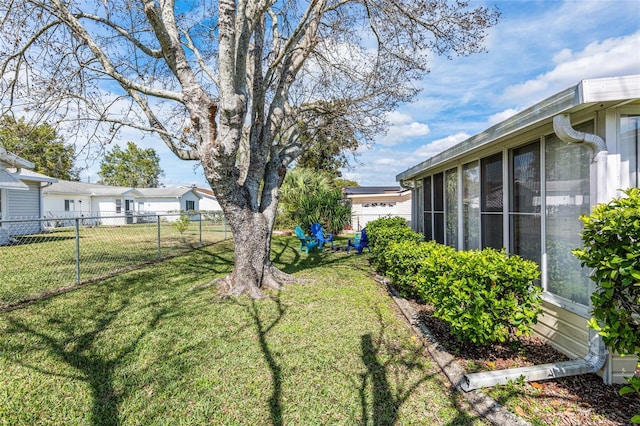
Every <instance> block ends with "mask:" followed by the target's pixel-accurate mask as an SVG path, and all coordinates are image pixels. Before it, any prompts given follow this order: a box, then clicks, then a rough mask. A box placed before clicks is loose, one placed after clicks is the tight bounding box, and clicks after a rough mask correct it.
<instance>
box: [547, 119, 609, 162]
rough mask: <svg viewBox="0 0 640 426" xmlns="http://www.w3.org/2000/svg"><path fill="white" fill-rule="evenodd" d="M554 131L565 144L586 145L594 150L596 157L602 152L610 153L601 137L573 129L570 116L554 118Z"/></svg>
mask: <svg viewBox="0 0 640 426" xmlns="http://www.w3.org/2000/svg"><path fill="white" fill-rule="evenodd" d="M553 131H554V132H556V135H557V136H558V137H559V138H560V139H561V140H562V141H564V142H569V143H584V144H585V145H587V146H588V147H590V148H591V149H593V154H594V156H596V155H597V154H598V153H599V152H601V151H605V152H606V151H608V149H607V144H606V143H605V141H604V139H602V138H601V137H600V136H598V135H594V134H591V133H584V132H579V131H577V130H576V129H574V128H573V127H571V119H570V118H569V114H558V115H556V116H555V117H553Z"/></svg>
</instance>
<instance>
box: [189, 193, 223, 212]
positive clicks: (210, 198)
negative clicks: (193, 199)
mask: <svg viewBox="0 0 640 426" xmlns="http://www.w3.org/2000/svg"><path fill="white" fill-rule="evenodd" d="M195 190H196V191H197V192H198V194H200V196H202V199H201V200H200V210H202V211H206V212H210V211H222V207H220V203H218V200H217V199H216V196H215V195H214V194H213V191H212V190H210V189H204V188H195Z"/></svg>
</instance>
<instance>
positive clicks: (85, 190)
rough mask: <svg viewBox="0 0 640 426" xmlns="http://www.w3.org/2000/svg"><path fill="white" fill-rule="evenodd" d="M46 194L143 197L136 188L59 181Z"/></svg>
mask: <svg viewBox="0 0 640 426" xmlns="http://www.w3.org/2000/svg"><path fill="white" fill-rule="evenodd" d="M42 192H43V193H44V194H74V195H88V196H97V197H99V196H104V197H108V196H123V195H125V194H130V195H135V196H142V193H141V192H140V191H138V190H137V189H135V188H128V187H126V186H109V185H100V184H97V183H86V182H72V181H68V180H59V181H58V182H56V183H54V184H52V185H50V186H48V187H46V188H44V189H43V190H42Z"/></svg>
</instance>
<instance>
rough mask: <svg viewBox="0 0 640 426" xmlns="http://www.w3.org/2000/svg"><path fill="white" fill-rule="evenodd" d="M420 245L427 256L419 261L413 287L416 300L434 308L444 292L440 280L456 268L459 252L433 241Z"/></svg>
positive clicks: (444, 289)
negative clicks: (416, 296)
mask: <svg viewBox="0 0 640 426" xmlns="http://www.w3.org/2000/svg"><path fill="white" fill-rule="evenodd" d="M422 244H423V249H424V250H425V251H427V252H428V256H424V257H423V258H421V259H420V261H419V264H418V273H417V274H416V278H415V287H416V291H417V295H418V298H420V299H422V300H424V301H425V302H427V303H429V304H430V305H434V306H435V305H438V304H439V303H440V300H441V299H442V297H443V293H445V292H446V288H444V287H443V286H442V284H441V283H440V278H441V277H443V276H447V275H448V274H450V273H451V271H452V270H453V269H454V268H456V265H457V262H458V257H459V253H460V252H458V251H457V250H456V249H454V248H453V247H450V246H446V245H444V244H439V243H437V242H435V241H427V242H425V243H422Z"/></svg>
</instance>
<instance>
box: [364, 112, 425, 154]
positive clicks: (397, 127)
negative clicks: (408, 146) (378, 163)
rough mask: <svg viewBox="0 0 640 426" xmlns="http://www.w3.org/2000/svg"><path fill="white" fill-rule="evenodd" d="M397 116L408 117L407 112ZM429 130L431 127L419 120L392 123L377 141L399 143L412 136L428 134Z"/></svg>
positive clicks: (389, 143) (388, 144) (380, 142)
mask: <svg viewBox="0 0 640 426" xmlns="http://www.w3.org/2000/svg"><path fill="white" fill-rule="evenodd" d="M395 118H396V119H398V118H401V119H406V117H405V114H398V116H397V117H395ZM429 132H431V129H429V126H428V125H427V124H424V123H419V122H417V121H412V122H410V123H407V122H400V123H398V124H391V126H390V127H389V130H388V131H387V133H386V134H385V135H383V136H381V137H380V138H378V140H376V143H378V144H380V145H385V146H393V145H398V144H400V143H402V142H404V141H406V140H407V139H410V138H416V137H420V136H426V135H428V134H429Z"/></svg>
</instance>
